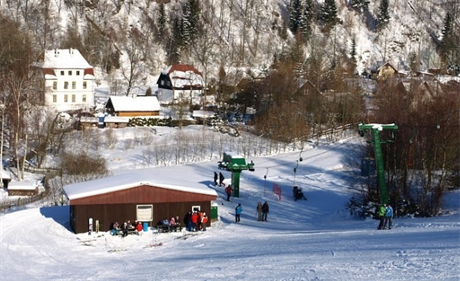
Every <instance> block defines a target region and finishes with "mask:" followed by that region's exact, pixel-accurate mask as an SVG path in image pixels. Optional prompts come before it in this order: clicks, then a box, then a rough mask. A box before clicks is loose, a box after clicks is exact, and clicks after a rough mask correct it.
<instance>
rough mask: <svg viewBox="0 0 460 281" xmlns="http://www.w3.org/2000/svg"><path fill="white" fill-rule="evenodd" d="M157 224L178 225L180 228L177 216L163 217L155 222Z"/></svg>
mask: <svg viewBox="0 0 460 281" xmlns="http://www.w3.org/2000/svg"><path fill="white" fill-rule="evenodd" d="M157 226H170V227H173V228H174V227H179V228H180V219H179V216H176V217H171V218H170V219H167V218H165V219H164V220H160V221H158V222H157Z"/></svg>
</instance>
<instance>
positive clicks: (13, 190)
mask: <svg viewBox="0 0 460 281" xmlns="http://www.w3.org/2000/svg"><path fill="white" fill-rule="evenodd" d="M37 194H38V185H37V184H36V183H35V182H32V181H12V182H10V183H9V184H8V196H34V195H37Z"/></svg>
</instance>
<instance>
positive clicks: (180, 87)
mask: <svg viewBox="0 0 460 281" xmlns="http://www.w3.org/2000/svg"><path fill="white" fill-rule="evenodd" d="M157 84H158V91H157V92H156V96H157V98H158V101H159V102H160V103H162V104H169V103H174V102H178V101H185V100H186V101H191V102H192V103H195V104H196V103H199V102H200V99H201V95H202V94H203V89H204V86H205V85H204V80H203V76H202V74H201V73H200V72H199V71H198V70H197V69H196V68H195V67H193V66H192V65H188V64H173V65H170V66H168V67H166V68H165V69H164V70H163V71H162V72H161V74H160V76H159V77H158V82H157Z"/></svg>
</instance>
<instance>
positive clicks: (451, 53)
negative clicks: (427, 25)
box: [440, 12, 459, 65]
mask: <svg viewBox="0 0 460 281" xmlns="http://www.w3.org/2000/svg"><path fill="white" fill-rule="evenodd" d="M453 27H454V21H453V17H452V14H451V13H450V12H448V13H446V16H445V18H444V27H443V29H442V40H441V48H440V51H441V58H442V59H443V60H444V61H445V62H446V63H448V64H449V65H451V64H455V63H459V62H458V58H459V47H458V39H456V38H457V37H456V35H455V32H454V28H453ZM457 36H458V35H457Z"/></svg>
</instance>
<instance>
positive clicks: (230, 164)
mask: <svg viewBox="0 0 460 281" xmlns="http://www.w3.org/2000/svg"><path fill="white" fill-rule="evenodd" d="M223 158H224V159H223V160H222V161H219V162H218V163H219V165H218V168H219V169H223V170H227V171H230V172H232V188H233V197H240V174H241V171H243V170H249V171H251V172H252V171H254V163H253V162H252V161H251V163H249V164H246V160H245V159H244V157H242V156H240V155H237V154H234V153H231V152H224V157H223Z"/></svg>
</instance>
